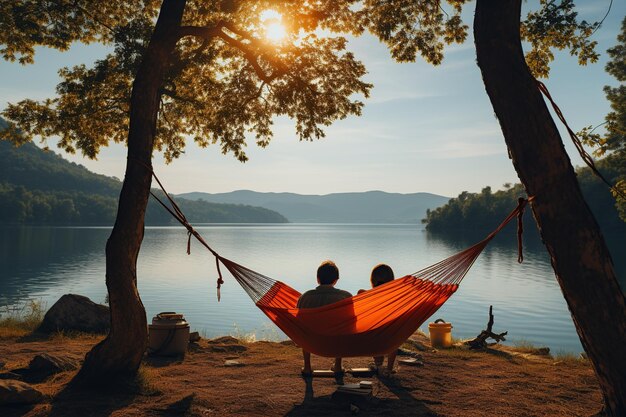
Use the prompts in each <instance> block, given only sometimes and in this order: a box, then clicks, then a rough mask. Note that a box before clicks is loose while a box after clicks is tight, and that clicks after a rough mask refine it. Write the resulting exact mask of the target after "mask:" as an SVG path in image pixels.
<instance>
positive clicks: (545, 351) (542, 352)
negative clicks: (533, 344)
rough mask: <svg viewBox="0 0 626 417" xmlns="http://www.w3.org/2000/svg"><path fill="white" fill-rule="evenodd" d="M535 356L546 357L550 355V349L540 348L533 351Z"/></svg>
mask: <svg viewBox="0 0 626 417" xmlns="http://www.w3.org/2000/svg"><path fill="white" fill-rule="evenodd" d="M535 354H536V355H542V356H548V355H549V354H550V348H549V347H542V348H539V349H537V350H536V351H535Z"/></svg>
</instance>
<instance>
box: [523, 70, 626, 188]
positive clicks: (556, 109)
mask: <svg viewBox="0 0 626 417" xmlns="http://www.w3.org/2000/svg"><path fill="white" fill-rule="evenodd" d="M535 82H536V83H537V88H538V89H539V91H541V93H542V94H543V95H544V96H545V97H546V98H547V99H548V101H550V104H551V105H552V108H553V109H554V112H555V113H556V115H557V117H558V118H559V120H560V121H561V123H563V125H564V126H565V128H566V129H567V133H568V134H569V137H570V139H572V142H574V146H575V147H576V150H577V151H578V153H579V155H580V157H581V158H582V159H583V161H584V162H585V164H587V166H588V167H589V168H590V169H591V171H592V172H593V173H594V174H595V175H596V176H597V177H598V178H600V179H601V180H602V181H603V182H604V183H605V184H606V185H608V186H609V188H610V189H611V190H612V191H613V193H614V194H616V195H619V196H620V197H622V198H624V199H626V193H624V192H623V191H622V190H620V189H619V188H617V186H615V185H614V184H611V182H610V181H609V180H607V179H606V178H605V177H604V175H602V173H600V171H598V168H596V164H595V162H594V161H593V158H592V157H591V155H589V153H588V152H587V151H586V150H585V148H584V147H583V144H582V142H581V141H580V138H579V137H578V136H577V135H576V133H574V131H573V130H572V128H570V127H569V124H568V123H567V120H565V116H563V112H562V111H561V109H560V108H559V106H558V105H557V104H556V103H555V102H554V100H553V99H552V96H551V95H550V92H549V91H548V87H546V85H545V84H544V83H542V82H541V81H539V80H535Z"/></svg>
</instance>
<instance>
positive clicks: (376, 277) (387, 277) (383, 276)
mask: <svg viewBox="0 0 626 417" xmlns="http://www.w3.org/2000/svg"><path fill="white" fill-rule="evenodd" d="M394 278H395V276H394V274H393V269H391V267H390V266H389V265H387V264H378V265H376V266H375V267H374V268H373V269H372V273H371V274H370V283H371V284H372V288H376V287H378V286H379V285H382V284H385V283H387V282H390V281H393V280H394ZM362 292H365V290H359V294H361V293H362ZM384 361H385V357H384V356H375V357H374V366H375V367H376V369H377V370H378V369H380V368H381V367H382V366H383V362H384ZM395 362H396V351H395V350H394V351H393V352H391V353H389V355H387V370H386V373H389V374H390V373H392V372H393V366H394V364H395Z"/></svg>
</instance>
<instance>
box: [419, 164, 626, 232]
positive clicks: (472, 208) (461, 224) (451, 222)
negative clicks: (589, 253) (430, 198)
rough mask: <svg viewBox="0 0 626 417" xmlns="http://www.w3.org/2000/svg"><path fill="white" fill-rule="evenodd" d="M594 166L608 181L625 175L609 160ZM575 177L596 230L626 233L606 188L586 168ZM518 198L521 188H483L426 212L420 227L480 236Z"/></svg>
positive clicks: (624, 170)
mask: <svg viewBox="0 0 626 417" xmlns="http://www.w3.org/2000/svg"><path fill="white" fill-rule="evenodd" d="M596 165H597V167H598V169H599V170H600V171H601V172H602V173H603V175H605V177H606V178H607V179H609V180H612V181H614V180H615V178H617V177H619V176H621V175H625V174H626V164H623V163H622V162H621V161H620V160H618V159H617V158H615V157H613V156H609V157H607V158H604V159H603V160H600V161H598V162H597V164H596ZM577 175H578V182H579V184H580V188H581V191H582V192H583V195H584V196H585V200H586V201H587V202H588V204H589V207H590V208H591V211H592V212H593V213H594V215H595V217H596V219H597V220H598V223H599V224H600V227H601V228H602V229H603V230H605V231H616V230H624V231H626V225H625V223H624V221H622V220H620V218H619V216H618V211H616V209H615V205H614V200H613V198H612V197H611V193H610V192H609V190H608V188H607V186H606V184H604V183H603V182H602V181H601V180H600V179H599V178H598V177H596V176H595V175H594V174H593V172H592V171H591V169H589V168H587V167H585V168H579V169H578V170H577ZM519 197H526V192H525V190H524V187H523V186H522V185H521V184H515V185H513V186H511V185H510V184H505V185H504V189H503V190H499V191H496V192H492V191H491V188H490V187H485V188H483V190H482V191H481V192H480V193H468V192H467V191H464V192H462V193H461V194H459V195H458V197H456V198H452V199H450V201H449V202H448V203H447V204H446V205H444V206H441V207H438V208H437V209H435V210H429V211H427V212H426V218H425V219H423V220H422V223H425V224H426V229H427V230H428V231H429V232H434V233H446V232H458V231H466V232H468V233H470V234H471V233H473V232H475V233H476V234H477V235H478V234H481V235H482V234H484V233H485V232H488V231H491V230H493V229H494V228H495V227H496V226H498V224H499V222H500V221H502V220H503V219H504V218H505V217H506V216H507V215H508V214H509V212H510V211H511V210H513V209H514V208H515V207H516V206H517V199H518V198H519ZM529 212H530V211H529V210H528V211H527V212H526V215H527V216H530V214H529Z"/></svg>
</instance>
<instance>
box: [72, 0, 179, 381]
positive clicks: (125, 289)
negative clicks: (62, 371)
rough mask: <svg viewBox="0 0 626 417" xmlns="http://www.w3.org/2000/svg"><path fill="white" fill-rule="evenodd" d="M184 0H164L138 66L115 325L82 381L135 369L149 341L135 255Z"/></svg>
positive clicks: (109, 258) (116, 253)
mask: <svg viewBox="0 0 626 417" xmlns="http://www.w3.org/2000/svg"><path fill="white" fill-rule="evenodd" d="M184 9H185V1H184V0H164V1H163V4H162V6H161V10H160V13H159V18H158V20H157V23H156V26H155V29H154V32H153V35H152V38H151V39H150V43H149V45H148V48H147V50H146V53H145V55H144V57H143V60H142V63H141V65H140V67H139V70H138V72H137V75H136V77H135V81H134V83H133V90H132V95H131V105H130V128H129V133H128V159H127V161H126V174H125V177H124V183H123V185H122V191H121V193H120V199H119V205H118V210H117V218H116V220H115V225H114V227H113V231H112V232H111V236H110V237H109V240H108V241H107V245H106V284H107V289H108V291H109V305H110V307H111V331H110V333H109V335H108V336H107V337H106V339H104V340H103V341H102V342H101V343H99V344H97V345H96V346H95V347H94V348H93V349H92V350H91V351H90V352H89V353H87V356H86V357H85V363H84V364H83V367H82V369H81V370H80V372H79V374H78V379H79V380H81V381H94V382H96V381H98V382H102V381H104V382H108V381H110V380H111V379H113V378H118V377H132V376H134V375H135V374H136V372H137V369H138V368H139V365H140V364H141V359H142V357H143V354H144V351H145V349H146V344H147V335H148V329H147V322H146V311H145V309H144V307H143V304H142V302H141V299H140V298H139V293H138V292H137V256H138V255H139V248H140V246H141V241H142V240H143V234H144V215H145V212H146V206H147V204H148V197H149V193H150V184H151V182H152V181H151V180H152V173H151V169H150V167H151V166H152V165H151V159H152V148H153V144H154V136H155V132H156V121H157V115H158V111H159V103H160V93H159V90H160V88H161V84H162V81H163V74H164V73H165V70H166V69H167V67H168V63H169V61H170V57H171V53H172V51H173V49H174V47H175V45H176V41H177V31H178V28H179V27H180V23H181V20H182V15H183V11H184Z"/></svg>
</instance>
